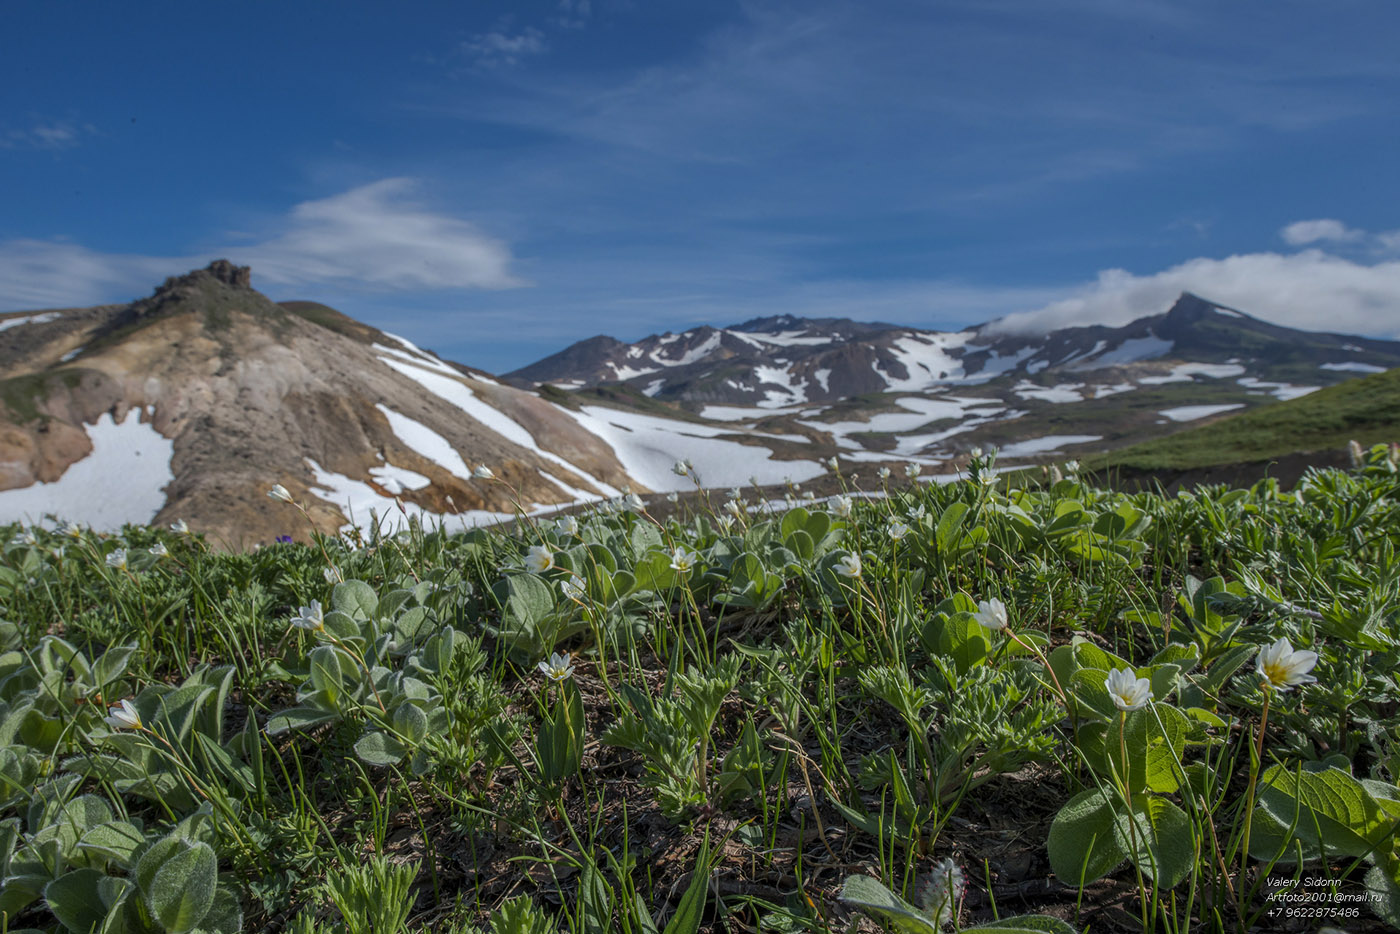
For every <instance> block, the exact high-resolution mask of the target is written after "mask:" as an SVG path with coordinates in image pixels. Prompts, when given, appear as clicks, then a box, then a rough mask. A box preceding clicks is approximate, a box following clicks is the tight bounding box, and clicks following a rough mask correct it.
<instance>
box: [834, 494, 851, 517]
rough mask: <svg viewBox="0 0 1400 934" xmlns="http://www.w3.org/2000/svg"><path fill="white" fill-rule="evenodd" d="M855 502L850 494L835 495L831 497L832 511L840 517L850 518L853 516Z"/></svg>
mask: <svg viewBox="0 0 1400 934" xmlns="http://www.w3.org/2000/svg"><path fill="white" fill-rule="evenodd" d="M853 505H854V503H853V502H852V501H851V498H850V497H849V496H844V495H842V496H833V497H832V498H831V511H832V512H834V513H835V514H836V515H837V516H838V517H839V518H842V519H849V518H850V517H851V507H852V506H853Z"/></svg>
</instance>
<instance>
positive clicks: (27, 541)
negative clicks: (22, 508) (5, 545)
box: [10, 529, 39, 545]
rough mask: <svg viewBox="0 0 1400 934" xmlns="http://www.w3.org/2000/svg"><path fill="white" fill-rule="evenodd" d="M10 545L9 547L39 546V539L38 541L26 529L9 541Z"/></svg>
mask: <svg viewBox="0 0 1400 934" xmlns="http://www.w3.org/2000/svg"><path fill="white" fill-rule="evenodd" d="M10 544H11V545H37V544H39V539H38V537H36V536H35V534H34V533H33V532H31V531H30V530H28V529H25V530H24V531H23V532H20V533H19V534H18V535H16V536H15V537H14V538H12V539H10Z"/></svg>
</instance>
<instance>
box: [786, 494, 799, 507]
mask: <svg viewBox="0 0 1400 934" xmlns="http://www.w3.org/2000/svg"><path fill="white" fill-rule="evenodd" d="M783 502H784V503H787V504H788V505H789V506H796V505H797V497H796V496H793V495H792V494H791V493H784V494H783Z"/></svg>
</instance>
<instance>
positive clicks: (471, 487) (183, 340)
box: [0, 260, 821, 546]
mask: <svg viewBox="0 0 1400 934" xmlns="http://www.w3.org/2000/svg"><path fill="white" fill-rule="evenodd" d="M0 374H3V378H0V522H6V521H35V520H38V519H39V518H41V517H42V516H43V515H44V514H50V513H51V514H55V515H57V516H58V517H60V518H62V519H68V520H74V521H79V522H83V523H85V524H92V525H95V526H98V527H102V528H115V527H118V526H120V525H121V524H122V523H124V522H171V521H174V520H177V519H184V520H186V521H187V522H188V524H189V525H190V526H191V527H192V528H194V529H196V530H200V531H205V532H208V533H210V534H211V536H213V537H215V538H216V539H218V540H221V541H223V542H225V543H227V544H228V545H230V546H238V545H242V544H250V543H253V542H259V541H270V540H272V539H273V538H275V537H277V536H279V535H284V534H295V535H298V536H300V535H303V534H304V533H305V531H306V530H305V527H304V526H305V523H303V522H301V521H300V520H299V519H298V517H297V516H296V514H295V512H294V511H292V510H291V508H290V507H288V506H287V505H286V504H282V503H277V502H274V501H272V500H271V499H269V498H268V496H267V495H266V492H267V490H268V489H269V488H270V487H271V486H272V484H274V483H280V484H282V485H283V486H284V487H285V488H286V489H287V490H288V491H290V493H291V494H292V495H293V497H295V499H296V500H297V501H298V502H302V503H305V504H307V505H308V507H309V513H310V516H311V518H312V520H313V522H314V523H315V525H316V527H318V528H320V529H322V530H323V531H331V530H333V529H338V528H342V527H344V526H346V525H347V524H350V523H354V524H356V525H358V526H360V527H362V528H364V527H367V526H368V525H369V524H370V523H371V522H373V521H374V519H373V518H372V516H371V511H373V513H374V514H375V515H376V516H377V518H378V519H379V520H387V521H388V522H389V523H391V524H392V523H394V522H397V521H402V519H403V518H404V517H405V516H418V517H421V518H425V519H428V520H436V519H438V518H442V519H443V520H444V521H446V522H447V524H448V525H449V527H455V526H465V525H473V524H478V523H481V522H487V521H495V520H497V519H500V518H508V517H510V516H511V515H513V514H514V513H515V510H516V506H517V504H518V505H519V506H520V507H522V508H524V509H525V510H527V511H531V512H537V511H547V510H549V509H551V508H554V507H558V506H562V505H566V504H569V503H575V502H586V501H596V500H599V499H603V498H606V497H612V496H616V495H618V494H619V493H620V492H621V491H623V490H624V489H626V488H627V487H629V485H630V486H631V487H632V488H634V489H637V490H639V491H646V490H648V489H670V488H676V487H679V486H682V485H684V484H685V483H688V482H689V481H685V480H683V478H679V477H676V476H675V475H673V474H671V473H670V469H669V468H670V466H671V464H672V463H673V461H674V459H675V457H676V456H692V457H694V458H696V459H697V460H699V461H701V462H705V463H706V464H707V466H709V462H710V461H718V462H721V463H723V464H724V465H725V466H726V468H727V470H728V473H729V474H733V476H728V475H725V476H723V477H721V479H722V480H727V481H728V482H737V481H738V480H740V479H741V478H742V477H746V476H748V474H749V472H751V471H752V472H757V473H758V474H760V475H762V476H763V477H764V478H765V480H766V482H779V481H781V480H782V479H784V478H786V477H789V476H794V477H797V478H799V479H800V478H801V477H804V476H810V475H813V474H815V473H817V472H820V470H821V468H820V466H819V465H818V464H817V463H816V462H815V461H812V460H807V461H792V460H779V459H774V458H773V451H772V448H774V447H777V446H779V445H776V444H769V445H768V446H766V447H764V446H759V445H755V444H752V443H748V444H743V443H738V442H740V441H746V440H748V439H747V438H744V437H740V438H737V439H732V440H727V439H730V438H732V436H733V435H734V434H735V431H736V429H735V428H734V427H731V426H726V425H719V426H713V425H705V424H699V423H692V421H690V420H687V419H686V418H684V417H682V418H681V419H676V418H673V417H667V415H666V414H643V413H640V412H636V411H632V410H629V409H628V408H626V407H625V406H624V407H621V408H619V407H615V406H611V407H610V406H605V405H587V406H583V405H579V404H578V400H576V399H574V398H570V399H569V400H568V402H569V403H570V404H569V405H567V406H565V405H559V404H556V403H555V402H552V401H549V400H548V399H545V398H542V397H541V394H539V393H536V392H532V391H525V390H521V389H518V388H516V387H513V386H510V385H504V384H502V383H501V382H500V381H498V380H496V379H493V378H491V377H490V376H489V375H487V374H485V373H482V372H480V371H477V370H474V369H470V368H468V367H464V366H461V365H458V364H453V363H448V362H446V361H443V360H441V359H439V358H438V357H437V356H435V355H434V354H432V353H429V352H427V351H425V350H422V349H420V348H418V347H416V346H414V345H413V344H412V343H410V342H409V341H406V340H404V339H402V338H399V337H395V336H393V335H391V334H388V333H385V332H383V331H380V330H378V329H376V328H373V327H370V326H368V325H365V324H362V323H360V322H358V321H355V320H354V319H352V318H349V317H347V316H345V315H343V314H341V313H339V312H337V311H335V310H333V309H331V308H328V307H326V306H324V305H319V304H316V303H312V302H286V303H282V304H277V303H274V302H272V301H271V300H269V299H268V298H266V297H265V296H263V295H262V294H261V293H259V292H257V291H255V290H254V289H253V288H252V287H251V273H250V270H249V269H248V268H246V267H237V266H234V265H232V264H230V263H228V262H226V261H222V260H221V261H217V262H215V263H212V264H211V265H210V266H209V267H208V268H207V269H202V270H197V271H194V272H191V273H189V274H188V275H184V276H179V277H174V278H171V279H169V280H167V281H166V282H165V284H164V285H162V286H160V287H159V288H158V289H156V290H155V293H154V294H153V295H152V296H151V297H149V298H146V299H142V300H140V301H136V302H133V303H131V304H129V305H106V306H99V307H94V308H80V309H62V310H50V311H42V312H26V313H19V314H9V315H0ZM646 401H649V400H646ZM658 408H660V407H658ZM671 414H674V413H671ZM682 415H683V413H682ZM796 440H797V441H798V442H800V441H805V440H806V439H805V438H801V437H799V438H797V439H796ZM794 446H795V445H788V447H789V448H792V447H794ZM675 452H681V453H679V454H677V453H675ZM707 459H708V460H707ZM478 464H485V465H489V467H490V469H491V470H492V471H493V472H494V474H495V475H496V478H497V479H495V480H487V479H477V478H474V477H473V476H472V473H473V468H474V467H475V466H477V465H478ZM716 466H717V467H718V464H717V465H716ZM663 467H664V469H663ZM719 472H720V473H724V471H719Z"/></svg>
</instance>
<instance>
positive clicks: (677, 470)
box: [671, 460, 695, 477]
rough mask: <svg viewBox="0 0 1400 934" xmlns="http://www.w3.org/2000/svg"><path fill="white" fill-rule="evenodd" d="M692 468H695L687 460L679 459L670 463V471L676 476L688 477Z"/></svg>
mask: <svg viewBox="0 0 1400 934" xmlns="http://www.w3.org/2000/svg"><path fill="white" fill-rule="evenodd" d="M694 469H695V468H694V467H692V466H691V463H690V461H688V460H679V461H676V462H675V463H674V464H672V465H671V473H673V474H675V475H676V476H678V477H688V476H690V472H691V471H692V470H694Z"/></svg>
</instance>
